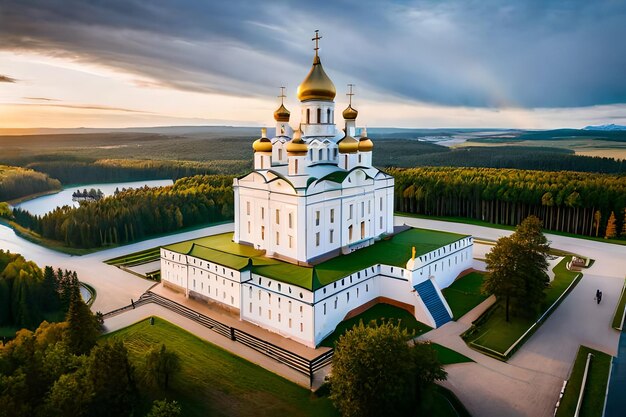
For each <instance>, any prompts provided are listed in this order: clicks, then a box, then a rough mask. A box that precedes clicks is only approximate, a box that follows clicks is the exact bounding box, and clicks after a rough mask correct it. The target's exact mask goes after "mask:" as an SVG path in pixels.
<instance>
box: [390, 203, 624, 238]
mask: <svg viewBox="0 0 626 417" xmlns="http://www.w3.org/2000/svg"><path fill="white" fill-rule="evenodd" d="M394 215H395V216H404V217H417V218H418V219H427V220H441V221H444V222H453V223H465V224H473V225H475V226H484V227H490V228H492V229H502V230H515V226H509V225H506V224H496V223H489V222H485V221H482V220H475V219H468V218H466V217H452V216H426V215H421V214H414V213H403V212H400V211H397V212H395V213H394ZM544 232H545V233H549V234H553V235H558V236H565V237H574V238H577V239H586V240H595V241H596V242H604V243H613V244H615V245H626V239H604V238H602V237H595V236H585V235H577V234H574V233H567V232H559V231H556V230H548V229H546V230H544Z"/></svg>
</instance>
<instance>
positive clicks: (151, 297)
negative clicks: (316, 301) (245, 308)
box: [104, 291, 334, 386]
mask: <svg viewBox="0 0 626 417" xmlns="http://www.w3.org/2000/svg"><path fill="white" fill-rule="evenodd" d="M149 303H154V304H157V305H160V306H161V307H165V308H167V309H168V310H170V311H172V312H174V313H177V314H179V315H181V316H183V317H186V318H188V319H190V320H193V321H195V322H197V323H199V324H201V325H202V326H204V327H206V328H208V329H211V330H213V331H214V332H216V333H219V334H220V335H222V336H224V337H227V338H229V339H230V340H232V341H234V342H238V343H241V344H242V345H245V346H247V347H249V348H250V349H253V350H255V351H257V352H259V353H262V354H263V355H265V356H267V357H269V358H271V359H274V360H275V361H277V362H279V363H282V364H283V365H286V366H288V367H289V368H291V369H293V370H295V371H297V372H299V373H301V374H303V375H306V376H308V377H309V386H312V385H313V377H314V374H315V373H316V372H317V371H319V370H320V369H322V368H324V367H326V366H328V365H329V364H330V363H331V362H332V358H333V353H334V351H333V350H332V349H331V350H329V351H327V352H324V353H322V354H321V355H319V356H318V357H316V358H314V359H312V360H309V359H307V358H305V357H303V356H300V355H298V354H296V353H293V352H291V351H289V350H287V349H285V348H282V347H280V346H277V345H275V344H273V343H270V342H268V341H267V340H263V339H260V338H258V337H256V336H254V335H251V334H250V333H247V332H245V331H243V330H240V329H238V328H236V327H231V326H228V325H226V324H224V323H222V322H219V321H217V320H215V319H212V318H211V317H208V316H205V315H204V314H200V313H198V312H196V311H194V310H192V309H190V308H188V307H185V306H184V305H182V304H179V303H177V302H175V301H172V300H170V299H168V298H165V297H161V296H160V295H158V294H154V293H153V292H151V291H148V292H146V293H144V294H142V296H141V297H139V299H138V300H137V301H135V302H134V303H133V304H131V305H128V306H125V307H122V308H118V309H117V310H113V311H110V312H108V313H106V314H104V318H105V319H106V318H109V317H113V316H116V315H118V314H121V313H123V312H125V311H128V310H132V309H133V308H135V307H139V306H142V305H145V304H149Z"/></svg>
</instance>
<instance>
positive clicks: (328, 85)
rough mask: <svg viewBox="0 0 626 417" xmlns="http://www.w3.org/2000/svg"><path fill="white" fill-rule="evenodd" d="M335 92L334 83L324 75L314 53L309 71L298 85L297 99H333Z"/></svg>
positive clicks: (317, 57)
mask: <svg viewBox="0 0 626 417" xmlns="http://www.w3.org/2000/svg"><path fill="white" fill-rule="evenodd" d="M336 94H337V90H335V84H333V82H332V81H331V80H330V78H328V75H326V72H325V71H324V68H323V67H322V61H320V57H319V56H317V55H315V58H313V66H312V67H311V71H309V74H308V75H307V76H306V78H305V79H304V81H302V84H300V85H299V86H298V99H299V100H300V101H307V100H324V101H333V100H334V99H335V95H336Z"/></svg>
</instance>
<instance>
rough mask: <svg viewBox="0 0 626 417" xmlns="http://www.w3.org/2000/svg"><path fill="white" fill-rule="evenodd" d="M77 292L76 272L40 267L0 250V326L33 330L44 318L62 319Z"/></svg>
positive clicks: (16, 255)
mask: <svg viewBox="0 0 626 417" xmlns="http://www.w3.org/2000/svg"><path fill="white" fill-rule="evenodd" d="M79 291H80V289H79V283H78V277H77V276H76V272H71V271H62V270H57V271H54V270H53V269H52V267H49V266H47V267H45V268H44V269H43V270H41V268H39V266H37V264H35V263H34V262H31V261H26V259H24V257H23V256H21V255H19V254H15V253H10V252H5V251H3V250H2V249H0V326H7V327H17V328H29V329H34V328H36V327H37V326H39V324H40V323H41V322H42V321H43V320H44V319H47V320H55V321H56V320H62V319H63V318H64V317H65V313H67V311H68V309H69V306H70V299H71V297H72V295H73V294H74V293H76V294H78V295H79V296H80V292H79Z"/></svg>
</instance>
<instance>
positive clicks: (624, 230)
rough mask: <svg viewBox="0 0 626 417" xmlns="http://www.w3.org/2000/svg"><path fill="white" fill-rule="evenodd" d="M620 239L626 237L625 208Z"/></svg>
mask: <svg viewBox="0 0 626 417" xmlns="http://www.w3.org/2000/svg"><path fill="white" fill-rule="evenodd" d="M620 236H621V237H626V208H625V209H624V220H623V221H622V233H620Z"/></svg>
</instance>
